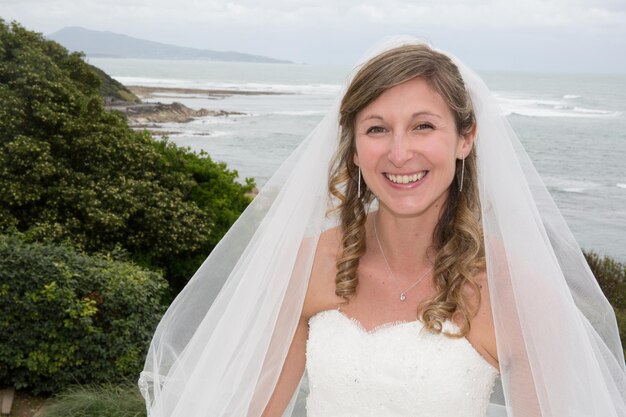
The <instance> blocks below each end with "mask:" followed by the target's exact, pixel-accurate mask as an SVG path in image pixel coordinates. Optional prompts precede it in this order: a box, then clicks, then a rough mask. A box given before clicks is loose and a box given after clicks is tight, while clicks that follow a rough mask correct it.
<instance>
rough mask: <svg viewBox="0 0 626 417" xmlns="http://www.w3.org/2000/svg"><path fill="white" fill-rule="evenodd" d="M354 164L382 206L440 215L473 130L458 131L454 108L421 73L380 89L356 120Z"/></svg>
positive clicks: (410, 213)
mask: <svg viewBox="0 0 626 417" xmlns="http://www.w3.org/2000/svg"><path fill="white" fill-rule="evenodd" d="M355 140H356V154H355V155H354V163H355V164H356V165H358V166H359V167H360V168H361V173H362V175H363V179H364V180H365V183H366V184H367V186H368V187H369V189H370V190H371V191H372V192H373V193H374V195H375V196H376V197H377V198H378V201H379V203H380V205H381V208H386V209H388V210H390V211H392V212H394V213H396V214H397V215H401V216H414V215H422V214H425V213H431V214H433V215H435V216H437V217H438V216H439V213H440V211H441V207H442V206H443V205H444V203H445V200H446V198H447V195H448V188H449V186H450V184H451V182H452V180H453V179H454V173H455V162H456V160H457V158H464V157H465V156H467V154H468V153H469V152H470V150H471V146H472V142H473V140H474V135H473V134H468V135H466V136H462V135H459V134H458V133H457V128H456V124H455V120H454V116H453V115H452V112H451V110H450V109H449V108H448V105H447V104H446V103H445V101H444V100H443V98H442V97H441V96H440V95H439V94H438V93H437V92H435V91H434V90H433V89H432V88H431V87H430V86H429V85H428V83H427V82H426V81H425V80H424V79H422V78H414V79H412V80H409V81H406V82H404V83H402V84H399V85H397V86H395V87H392V88H390V89H389V90H387V91H385V92H384V93H383V94H381V95H380V96H379V97H378V98H377V99H376V100H374V101H373V102H372V103H370V104H369V105H368V106H367V107H365V108H364V109H363V110H361V111H360V112H359V113H358V114H357V117H356V125H355Z"/></svg>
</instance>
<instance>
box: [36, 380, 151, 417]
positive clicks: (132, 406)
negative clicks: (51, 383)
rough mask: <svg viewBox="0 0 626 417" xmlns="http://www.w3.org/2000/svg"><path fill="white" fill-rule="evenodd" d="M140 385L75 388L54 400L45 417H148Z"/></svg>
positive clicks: (43, 413) (43, 415) (46, 409)
mask: <svg viewBox="0 0 626 417" xmlns="http://www.w3.org/2000/svg"><path fill="white" fill-rule="evenodd" d="M145 415H146V404H145V402H144V401H143V398H142V397H141V394H139V390H138V389H137V385H136V384H132V383H128V384H123V385H111V384H104V385H101V386H85V387H81V386H79V387H73V388H71V389H69V390H68V391H65V392H63V393H61V394H59V395H57V396H55V397H54V398H53V399H52V405H50V406H46V407H45V408H44V409H43V412H42V413H41V417H145Z"/></svg>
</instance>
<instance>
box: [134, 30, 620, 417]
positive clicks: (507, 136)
mask: <svg viewBox="0 0 626 417" xmlns="http://www.w3.org/2000/svg"><path fill="white" fill-rule="evenodd" d="M406 43H418V41H416V40H413V39H408V38H395V39H393V40H391V41H387V42H385V43H383V44H382V45H379V46H377V47H376V48H374V49H373V50H372V51H371V52H370V53H368V54H366V56H365V58H364V59H363V62H365V61H367V60H368V59H369V58H371V57H373V56H374V55H376V54H378V53H380V52H382V51H384V50H387V49H390V48H393V47H395V46H400V45H402V44H406ZM452 59H453V60H454V62H455V63H456V64H457V66H458V67H459V69H460V71H461V74H462V76H463V79H464V82H465V85H466V87H467V89H468V90H469V92H470V95H471V99H472V102H473V105H474V110H475V113H476V118H477V125H478V136H477V139H476V142H475V146H476V152H477V163H478V177H479V190H480V199H481V207H482V219H481V220H482V225H483V229H484V235H485V249H486V258H487V272H488V278H489V286H490V294H491V305H492V312H493V316H494V325H495V331H496V338H497V347H498V356H499V361H500V371H501V389H500V390H499V392H498V393H497V394H494V396H493V398H492V400H493V402H494V406H493V407H492V408H491V412H493V413H500V414H499V415H507V416H509V417H513V416H515V417H522V416H523V417H528V416H537V417H539V416H541V417H564V416H576V417H583V416H584V417H587V416H588V417H592V416H593V417H597V416H602V417H626V368H625V365H624V356H623V351H622V347H621V344H620V340H619V334H618V330H617V325H616V320H615V314H614V312H613V310H612V308H611V306H610V305H609V304H608V302H607V300H606V298H605V297H604V295H603V294H602V292H601V290H600V288H599V286H598V284H597V282H596V280H595V278H594V277H593V275H592V273H591V271H590V269H589V267H588V266H587V263H586V261H585V259H584V256H583V254H582V252H581V249H580V247H579V246H578V244H577V243H576V240H575V239H574V237H573V235H572V233H571V232H570V230H569V228H568V226H567V225H566V223H565V221H564V219H563V217H562V215H561V214H560V212H559V210H558V208H557V207H556V205H555V203H554V201H553V200H552V198H551V197H550V195H549V193H548V191H547V189H546V187H545V186H544V184H543V182H542V180H541V179H540V178H539V175H538V174H537V172H536V170H535V169H534V167H533V165H532V163H531V161H530V160H529V158H528V155H527V154H526V152H525V151H524V149H523V148H522V146H521V144H520V143H519V141H518V139H517V136H516V135H515V133H514V132H513V130H512V129H511V127H510V125H509V123H508V122H507V120H506V118H505V117H504V116H502V113H501V111H500V109H499V108H498V105H497V103H496V102H495V99H494V97H493V96H492V94H491V93H490V92H489V90H488V89H487V87H486V86H485V84H484V83H483V82H482V80H481V79H480V78H479V77H478V76H477V75H476V74H475V73H473V72H472V71H471V70H470V69H468V68H467V67H465V66H464V65H463V64H462V63H461V62H459V61H458V60H456V59H455V58H453V57H452ZM339 101H340V100H339V99H338V100H337V102H336V103H335V104H334V105H333V106H332V108H331V109H330V110H329V112H328V113H327V115H326V116H325V117H324V118H323V120H322V121H321V122H320V123H319V125H318V126H317V127H316V128H315V129H314V130H313V132H311V133H310V134H309V135H308V137H307V138H306V139H305V140H304V141H303V142H302V143H301V144H300V146H299V147H298V148H297V149H296V150H295V151H294V153H293V154H292V155H291V156H290V157H289V158H288V159H287V160H286V161H285V162H284V163H283V165H282V166H281V167H280V168H279V169H278V171H277V172H276V173H275V175H274V176H273V177H272V178H271V179H270V180H269V181H268V183H267V184H266V186H265V187H264V188H263V189H262V190H261V192H260V193H259V195H258V196H257V197H256V198H255V199H254V201H253V202H252V203H251V204H250V206H249V207H248V208H247V209H246V211H245V212H244V213H243V214H242V215H241V217H240V218H239V220H237V222H236V223H235V224H234V225H233V227H232V228H231V229H230V231H229V232H228V233H227V234H226V235H225V237H224V238H223V239H222V241H221V242H220V243H219V244H218V246H217V247H216V248H215V249H214V250H213V252H212V253H211V254H210V256H209V257H208V258H207V259H206V261H205V262H204V263H203V265H202V266H201V267H200V268H199V270H198V271H197V272H196V274H195V275H194V276H193V278H192V279H191V280H190V282H189V284H188V285H187V287H186V288H185V289H184V290H183V291H182V292H181V293H180V294H179V295H178V297H177V298H176V299H175V300H174V302H173V303H172V305H171V306H170V308H169V309H168V311H167V313H166V314H165V316H164V317H163V319H162V320H161V323H160V324H159V326H158V328H157V330H156V333H155V335H154V338H153V340H152V344H151V346H150V349H149V352H148V355H147V358H146V363H145V368H144V371H143V372H142V373H141V376H140V380H139V385H140V389H141V391H142V394H143V395H144V397H145V398H146V402H147V406H148V412H149V416H150V417H209V416H210V417H219V416H232V417H235V416H236V417H258V416H260V415H261V413H262V411H263V409H264V407H265V404H266V403H267V401H268V399H269V397H270V396H271V394H272V392H273V389H274V386H275V384H276V381H277V380H278V376H279V374H280V371H281V369H282V364H283V361H284V359H285V357H286V355H287V351H288V349H289V345H290V341H291V339H292V337H293V334H294V332H295V328H296V325H297V323H298V320H299V316H300V310H301V307H302V303H303V300H304V296H305V292H306V288H307V283H308V278H309V273H310V269H311V265H312V262H313V256H314V254H315V249H316V245H317V239H318V237H319V235H320V233H321V232H322V231H323V230H326V229H327V228H329V227H333V226H336V225H337V219H336V218H334V217H333V216H327V214H326V213H327V211H328V208H329V205H330V204H331V201H330V200H329V197H328V192H327V179H328V165H329V162H330V160H331V158H332V156H333V153H334V151H335V149H336V146H337V143H338V136H339V135H338V111H339ZM294 398H295V397H294ZM497 403H499V404H500V405H499V406H498V405H496V404H497ZM417 411H418V410H416V412H417ZM290 412H291V410H287V411H286V413H285V415H289V413H290ZM494 415H495V414H494Z"/></svg>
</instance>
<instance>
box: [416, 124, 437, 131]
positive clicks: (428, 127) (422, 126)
mask: <svg viewBox="0 0 626 417" xmlns="http://www.w3.org/2000/svg"><path fill="white" fill-rule="evenodd" d="M432 128H433V125H431V124H429V123H421V124H418V125H417V126H415V130H426V129H432Z"/></svg>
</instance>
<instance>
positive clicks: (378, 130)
mask: <svg viewBox="0 0 626 417" xmlns="http://www.w3.org/2000/svg"><path fill="white" fill-rule="evenodd" d="M385 132H386V129H385V128H384V127H381V126H372V127H370V128H369V129H367V134H368V135H369V134H371V133H374V134H377V133H385Z"/></svg>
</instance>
